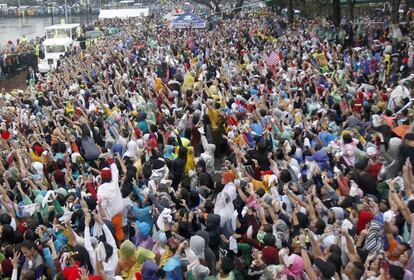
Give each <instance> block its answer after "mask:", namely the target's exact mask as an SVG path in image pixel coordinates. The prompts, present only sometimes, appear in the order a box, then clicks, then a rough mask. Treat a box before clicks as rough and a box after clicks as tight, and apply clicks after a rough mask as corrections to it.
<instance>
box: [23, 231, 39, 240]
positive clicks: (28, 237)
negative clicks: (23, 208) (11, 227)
mask: <svg viewBox="0 0 414 280" xmlns="http://www.w3.org/2000/svg"><path fill="white" fill-rule="evenodd" d="M37 238H38V236H37V234H36V233H35V232H34V231H33V230H31V229H28V230H26V231H25V233H24V240H29V241H32V242H35V241H36V239H37Z"/></svg>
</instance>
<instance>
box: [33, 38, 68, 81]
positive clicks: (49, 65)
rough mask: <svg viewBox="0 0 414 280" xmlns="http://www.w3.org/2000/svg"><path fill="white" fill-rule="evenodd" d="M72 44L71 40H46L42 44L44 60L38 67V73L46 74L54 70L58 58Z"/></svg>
mask: <svg viewBox="0 0 414 280" xmlns="http://www.w3.org/2000/svg"><path fill="white" fill-rule="evenodd" d="M72 43H73V40H72V39H71V38H56V39H46V40H45V41H44V42H43V44H42V47H43V49H44V52H45V58H44V59H43V60H42V61H40V63H39V65H38V67H39V72H40V73H46V72H48V71H51V70H54V69H56V66H57V61H58V60H59V58H60V56H61V55H63V56H64V55H65V53H66V52H67V51H68V50H69V48H70V47H71V46H72Z"/></svg>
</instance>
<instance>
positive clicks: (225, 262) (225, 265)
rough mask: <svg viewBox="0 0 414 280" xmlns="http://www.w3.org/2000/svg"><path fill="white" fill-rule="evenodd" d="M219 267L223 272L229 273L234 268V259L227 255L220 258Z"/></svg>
mask: <svg viewBox="0 0 414 280" xmlns="http://www.w3.org/2000/svg"><path fill="white" fill-rule="evenodd" d="M221 269H223V272H224V273H225V274H229V273H230V272H232V271H233V269H234V261H233V260H232V259H231V258H229V257H224V258H223V259H222V260H221Z"/></svg>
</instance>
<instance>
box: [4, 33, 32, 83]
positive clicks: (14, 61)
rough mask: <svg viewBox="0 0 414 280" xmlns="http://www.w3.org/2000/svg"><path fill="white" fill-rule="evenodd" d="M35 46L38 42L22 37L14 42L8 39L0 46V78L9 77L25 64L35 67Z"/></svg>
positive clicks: (25, 65)
mask: <svg viewBox="0 0 414 280" xmlns="http://www.w3.org/2000/svg"><path fill="white" fill-rule="evenodd" d="M36 46H39V42H34V41H33V42H30V41H29V40H27V38H25V37H23V38H22V40H17V42H16V43H14V42H12V41H8V42H7V44H6V45H4V46H2V47H0V78H5V77H9V76H11V75H13V74H15V73H17V72H18V70H20V69H22V68H25V67H27V66H32V67H34V68H37V64H38V57H39V54H38V53H37V52H36Z"/></svg>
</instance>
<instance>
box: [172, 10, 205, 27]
mask: <svg viewBox="0 0 414 280" xmlns="http://www.w3.org/2000/svg"><path fill="white" fill-rule="evenodd" d="M172 26H173V27H174V28H189V27H192V28H206V21H205V20H203V19H201V18H200V17H199V16H196V15H194V14H191V13H185V14H182V15H180V16H179V17H177V18H176V19H175V20H173V22H172Z"/></svg>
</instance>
